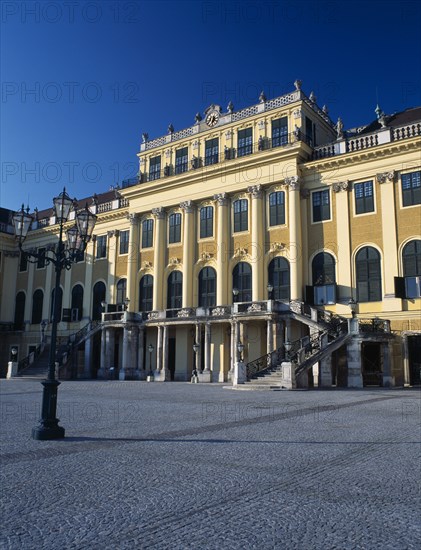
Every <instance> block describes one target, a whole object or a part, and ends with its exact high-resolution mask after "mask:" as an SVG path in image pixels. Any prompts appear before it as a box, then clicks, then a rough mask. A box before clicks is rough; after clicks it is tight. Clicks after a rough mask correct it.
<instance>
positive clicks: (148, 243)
mask: <svg viewBox="0 0 421 550" xmlns="http://www.w3.org/2000/svg"><path fill="white" fill-rule="evenodd" d="M152 246H153V220H152V219H149V220H144V221H143V223H142V248H151V247H152Z"/></svg>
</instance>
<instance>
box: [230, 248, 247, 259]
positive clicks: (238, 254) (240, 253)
mask: <svg viewBox="0 0 421 550" xmlns="http://www.w3.org/2000/svg"><path fill="white" fill-rule="evenodd" d="M245 256H247V248H240V247H239V248H236V249H235V250H234V254H233V257H234V258H244V257H245Z"/></svg>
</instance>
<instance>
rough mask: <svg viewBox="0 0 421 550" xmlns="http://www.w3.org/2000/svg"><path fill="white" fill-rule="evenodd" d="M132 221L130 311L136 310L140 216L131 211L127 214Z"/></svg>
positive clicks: (128, 284)
mask: <svg viewBox="0 0 421 550" xmlns="http://www.w3.org/2000/svg"><path fill="white" fill-rule="evenodd" d="M127 218H128V220H129V223H130V231H129V253H128V256H127V298H129V300H130V301H129V304H128V308H127V309H128V311H130V312H134V311H136V303H137V300H136V275H137V272H138V264H139V250H140V246H139V216H138V214H136V213H133V212H131V213H130V214H128V215H127Z"/></svg>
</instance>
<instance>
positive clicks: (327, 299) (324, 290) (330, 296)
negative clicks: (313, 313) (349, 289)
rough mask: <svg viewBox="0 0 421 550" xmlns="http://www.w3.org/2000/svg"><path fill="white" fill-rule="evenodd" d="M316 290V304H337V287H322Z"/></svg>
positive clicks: (316, 287)
mask: <svg viewBox="0 0 421 550" xmlns="http://www.w3.org/2000/svg"><path fill="white" fill-rule="evenodd" d="M313 288H314V304H315V305H316V306H322V305H325V304H334V303H336V285H335V284H333V285H321V286H315V287H313Z"/></svg>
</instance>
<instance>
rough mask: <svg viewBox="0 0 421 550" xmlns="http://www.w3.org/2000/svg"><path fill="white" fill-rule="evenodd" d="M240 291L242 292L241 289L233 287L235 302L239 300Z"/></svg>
mask: <svg viewBox="0 0 421 550" xmlns="http://www.w3.org/2000/svg"><path fill="white" fill-rule="evenodd" d="M239 293H240V291H239V290H238V288H233V289H232V296H233V302H234V303H235V302H236V301H237V300H238V295H239Z"/></svg>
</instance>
